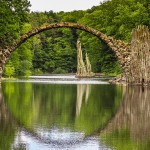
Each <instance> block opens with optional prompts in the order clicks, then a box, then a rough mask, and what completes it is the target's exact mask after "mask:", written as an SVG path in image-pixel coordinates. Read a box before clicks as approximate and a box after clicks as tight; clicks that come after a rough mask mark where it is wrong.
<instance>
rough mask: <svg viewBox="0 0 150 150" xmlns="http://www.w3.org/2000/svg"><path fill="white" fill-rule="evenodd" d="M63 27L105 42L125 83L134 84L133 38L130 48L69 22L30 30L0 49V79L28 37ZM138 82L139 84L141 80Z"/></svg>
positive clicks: (85, 27)
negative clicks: (5, 67)
mask: <svg viewBox="0 0 150 150" xmlns="http://www.w3.org/2000/svg"><path fill="white" fill-rule="evenodd" d="M64 27H66V28H75V29H79V30H84V31H86V32H89V33H91V34H93V35H95V36H97V37H98V38H100V40H102V41H103V42H105V43H106V44H107V45H108V46H109V47H110V48H111V49H112V50H113V51H114V52H115V54H116V56H117V58H118V61H119V63H120V65H121V67H122V70H123V74H124V77H125V78H126V81H127V83H133V84H134V82H132V81H133V77H131V76H132V75H133V71H132V72H131V69H132V68H134V67H130V65H131V64H132V63H131V60H132V59H133V57H134V55H132V57H131V54H133V53H131V49H132V48H133V47H135V44H134V46H133V44H132V43H134V42H133V41H134V39H135V38H133V40H132V42H131V44H132V46H131V44H129V43H125V42H123V41H121V40H116V39H114V38H113V37H111V36H107V35H106V34H103V33H102V32H100V31H98V30H95V29H93V28H90V27H88V26H84V25H80V24H77V23H70V22H61V23H53V24H48V25H44V26H41V27H39V28H35V29H33V30H31V31H30V32H28V33H26V34H24V35H22V36H21V37H20V39H19V40H18V41H16V42H15V43H14V44H13V45H12V46H11V47H7V48H5V49H0V79H1V76H2V72H3V70H4V65H5V63H6V62H7V60H8V59H9V58H10V56H11V54H12V53H13V52H14V51H15V49H16V48H18V47H19V46H20V45H21V44H22V43H24V42H25V41H26V40H27V39H29V38H30V37H32V36H34V35H36V34H38V33H41V32H43V31H46V30H49V29H52V28H64ZM144 35H145V34H144ZM148 42H149V41H148ZM148 42H146V43H148ZM149 45H150V44H148V47H147V48H149ZM141 52H142V49H141ZM149 53H150V52H148V54H147V55H150V54H149ZM147 59H148V62H149V57H147ZM137 61H138V60H137ZM140 66H141V65H140ZM135 74H138V73H137V72H136V73H135ZM145 76H150V73H149V72H148V74H147V75H145ZM142 77H143V76H142ZM143 80H144V83H146V82H147V81H148V78H146V79H143V78H142V83H143ZM136 81H138V80H136ZM139 82H140V83H141V80H140V81H139ZM148 83H149V82H148Z"/></svg>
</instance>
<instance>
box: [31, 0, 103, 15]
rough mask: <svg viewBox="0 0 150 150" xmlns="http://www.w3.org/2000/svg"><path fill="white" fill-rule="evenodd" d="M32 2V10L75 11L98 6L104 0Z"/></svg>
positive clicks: (43, 0)
mask: <svg viewBox="0 0 150 150" xmlns="http://www.w3.org/2000/svg"><path fill="white" fill-rule="evenodd" d="M29 1H30V3H31V5H32V6H31V7H30V9H31V11H40V12H41V11H50V10H52V11H54V12H59V11H64V12H68V11H73V10H86V9H89V8H91V7H93V6H97V5H99V4H100V2H102V1H103V0H29Z"/></svg>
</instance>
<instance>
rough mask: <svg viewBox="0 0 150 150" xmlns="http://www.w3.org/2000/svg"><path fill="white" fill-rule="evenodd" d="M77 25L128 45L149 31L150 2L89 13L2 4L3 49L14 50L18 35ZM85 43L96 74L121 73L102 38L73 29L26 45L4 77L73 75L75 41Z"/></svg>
mask: <svg viewBox="0 0 150 150" xmlns="http://www.w3.org/2000/svg"><path fill="white" fill-rule="evenodd" d="M62 21H63V22H64V21H66V22H75V23H79V24H83V25H87V26H89V27H92V28H94V29H97V30H100V31H102V32H103V33H105V34H107V35H110V36H113V37H114V38H116V39H120V40H123V41H126V42H130V40H131V31H132V29H133V28H135V27H136V26H137V25H140V24H144V25H147V26H148V27H150V3H149V2H148V1H147V0H108V1H104V2H103V3H100V5H99V6H94V7H92V8H91V9H88V10H86V11H82V10H79V11H72V12H62V11H61V12H58V13H55V12H53V11H51V10H50V11H49V12H31V11H30V2H29V1H28V0H5V1H4V0H0V43H1V45H0V47H1V48H4V47H5V46H7V45H11V44H12V43H13V41H15V40H16V39H18V37H19V35H20V34H24V33H26V32H28V31H30V30H31V29H32V28H36V27H39V26H41V25H43V24H50V23H54V22H62ZM77 39H79V40H80V41H81V43H82V50H83V54H85V53H86V52H87V53H88V55H89V59H90V61H91V64H92V68H93V72H97V73H105V74H113V75H117V74H120V73H121V68H120V65H119V63H118V61H117V58H116V56H115V53H114V52H113V51H112V50H111V49H110V48H109V47H108V46H107V45H106V44H105V43H103V42H102V41H101V40H100V39H98V38H97V37H95V36H93V35H91V34H88V33H86V32H84V31H79V30H75V29H68V28H62V29H51V30H48V31H45V32H42V33H40V34H38V35H36V36H34V37H32V38H31V39H29V40H28V41H27V42H25V43H24V44H22V45H21V46H20V47H19V48H18V49H17V50H16V51H15V52H14V53H13V55H12V56H11V59H10V60H9V62H8V63H7V65H6V66H5V71H4V75H5V76H12V75H14V76H28V75H31V74H39V73H40V74H47V73H48V74H49V73H75V72H76V66H77V58H76V57H77V56H76V55H77V54H76V53H77V51H76V42H77Z"/></svg>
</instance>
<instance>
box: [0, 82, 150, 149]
mask: <svg viewBox="0 0 150 150" xmlns="http://www.w3.org/2000/svg"><path fill="white" fill-rule="evenodd" d="M123 89H124V92H123V93H124V94H123V98H122V87H119V86H111V85H103V86H100V85H99V86H98V85H94V86H93V85H73V86H71V85H67V86H65V85H61V86H59V85H41V84H31V83H21V84H18V83H10V84H8V83H7V84H6V86H5V85H4V86H3V94H4V96H5V103H4V98H3V96H2V93H1V92H0V128H1V129H2V130H0V146H1V145H2V146H3V147H0V149H9V147H10V146H11V145H12V144H15V145H14V146H15V147H16V148H18V147H24V146H27V145H24V144H27V143H23V142H22V141H20V142H19V141H18V142H16V141H15V140H16V137H18V139H20V137H19V135H21V134H22V133H26V134H28V135H30V137H35V139H36V140H39V141H42V142H43V143H44V142H45V141H46V142H48V140H49V143H50V144H52V143H55V142H56V143H57V144H58V145H59V144H60V143H63V144H64V142H63V140H64V139H63V140H62V139H61V137H62V136H61V135H62V133H63V134H64V132H65V134H66V133H67V134H66V135H68V137H70V135H72V136H74V135H75V136H77V137H79V136H81V137H80V138H77V139H74V141H69V143H71V142H73V143H74V142H75V140H76V144H79V143H82V142H83V141H85V140H86V138H85V137H88V136H91V135H93V134H95V133H98V132H99V131H100V133H101V134H100V143H101V142H103V143H104V145H107V147H109V148H110V147H111V148H112V149H113V148H114V149H121V150H126V149H129V150H130V149H131V150H132V149H133V150H134V149H140V150H142V149H148V148H149V147H150V143H149V141H150V99H149V98H150V88H148V87H144V88H141V87H124V88H123ZM0 90H1V89H0ZM43 91H44V92H43ZM121 98H122V101H121V104H120V99H121ZM119 104H120V105H119ZM118 106H119V107H118ZM8 108H9V110H8ZM114 113H115V114H114ZM12 116H13V117H12ZM112 116H113V117H112ZM13 118H15V119H13ZM54 124H55V126H53V125H54ZM35 125H36V126H35ZM56 127H57V128H56ZM65 127H66V130H64V128H65ZM22 128H24V129H23V132H22V130H20V129H22ZM73 130H74V132H70V131H73ZM40 131H42V132H40ZM78 131H79V132H78ZM55 133H57V136H58V135H59V140H60V141H58V139H57V138H58V137H57V138H56V137H55V138H56V139H55V140H54V138H53V137H52V135H55ZM59 133H60V134H59ZM78 133H82V134H81V135H78ZM47 134H50V135H51V139H47V137H46V136H45V135H47ZM16 135H18V136H16ZM49 137H50V136H49ZM68 137H67V138H68ZM45 139H46V140H45ZM69 140H71V139H69ZM65 141H66V140H65ZM77 141H78V142H77ZM18 143H19V144H18ZM60 145H61V144H60Z"/></svg>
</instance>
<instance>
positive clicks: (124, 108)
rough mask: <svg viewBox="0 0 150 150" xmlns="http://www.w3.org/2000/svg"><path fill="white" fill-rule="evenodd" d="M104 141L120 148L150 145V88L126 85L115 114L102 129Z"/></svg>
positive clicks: (144, 147)
mask: <svg viewBox="0 0 150 150" xmlns="http://www.w3.org/2000/svg"><path fill="white" fill-rule="evenodd" d="M101 139H102V141H104V143H106V144H108V145H110V146H112V147H114V148H115V149H119V150H124V149H128V150H130V149H131V150H132V149H133V150H134V149H139V150H141V149H149V147H150V88H149V87H143V88H142V87H139V86H136V87H130V86H129V87H126V91H125V94H124V97H123V101H122V104H121V106H120V107H119V109H118V111H117V112H116V114H115V116H114V117H113V118H112V119H111V120H110V122H109V123H108V124H107V125H106V127H105V128H104V130H102V131H101Z"/></svg>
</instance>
